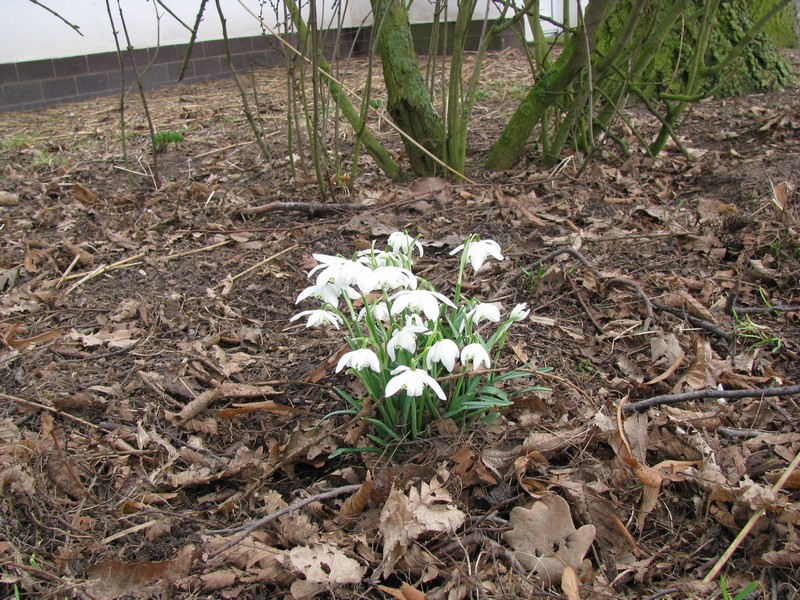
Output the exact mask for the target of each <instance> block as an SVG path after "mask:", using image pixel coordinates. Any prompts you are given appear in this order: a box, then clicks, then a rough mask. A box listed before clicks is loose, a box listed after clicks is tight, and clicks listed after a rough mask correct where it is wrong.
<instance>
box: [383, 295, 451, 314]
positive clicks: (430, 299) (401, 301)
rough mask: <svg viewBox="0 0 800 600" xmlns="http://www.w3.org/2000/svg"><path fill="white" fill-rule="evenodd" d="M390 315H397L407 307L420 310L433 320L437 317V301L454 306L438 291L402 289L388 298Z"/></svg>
mask: <svg viewBox="0 0 800 600" xmlns="http://www.w3.org/2000/svg"><path fill="white" fill-rule="evenodd" d="M390 300H391V302H392V310H391V312H392V315H397V314H399V313H401V312H403V311H404V310H406V309H407V308H410V309H411V310H416V311H419V312H422V314H424V315H425V317H426V318H428V319H430V320H432V321H435V320H436V319H438V318H439V303H440V302H441V303H442V304H446V305H447V306H450V307H452V308H455V304H453V303H452V302H451V301H450V299H449V298H447V297H446V296H443V295H442V294H440V293H438V292H431V291H428V290H403V291H401V292H397V293H396V294H394V295H393V296H392V297H391V298H390Z"/></svg>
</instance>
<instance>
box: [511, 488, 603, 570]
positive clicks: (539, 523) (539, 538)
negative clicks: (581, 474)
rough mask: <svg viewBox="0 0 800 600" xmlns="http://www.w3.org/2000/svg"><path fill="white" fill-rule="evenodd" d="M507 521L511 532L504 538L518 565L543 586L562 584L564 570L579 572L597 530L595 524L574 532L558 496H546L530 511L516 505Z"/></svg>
mask: <svg viewBox="0 0 800 600" xmlns="http://www.w3.org/2000/svg"><path fill="white" fill-rule="evenodd" d="M510 521H511V527H512V529H511V530H510V531H506V532H505V533H504V534H503V539H504V540H505V541H506V542H507V543H508V544H509V545H510V546H511V548H512V549H513V550H514V557H515V558H516V559H517V560H518V561H519V562H520V564H521V565H522V566H523V567H525V568H526V569H528V570H529V571H531V572H532V573H533V574H534V575H536V576H537V577H539V578H540V579H541V580H542V581H543V582H544V583H545V584H547V585H554V584H556V583H557V582H559V581H561V577H562V575H563V573H564V567H567V566H569V567H572V568H573V569H575V570H576V571H579V570H582V568H583V562H584V558H583V557H584V556H586V553H587V552H588V551H589V547H590V546H591V545H592V542H594V538H595V533H596V531H595V528H594V525H583V526H582V527H580V528H579V529H575V525H574V524H573V522H572V515H571V514H570V510H569V504H567V501H566V500H564V499H563V498H562V497H561V496H557V495H555V494H552V495H548V496H545V497H544V498H543V499H542V500H539V501H538V502H534V503H533V505H532V506H531V507H530V508H523V507H521V506H517V507H515V508H513V509H512V510H511V518H510Z"/></svg>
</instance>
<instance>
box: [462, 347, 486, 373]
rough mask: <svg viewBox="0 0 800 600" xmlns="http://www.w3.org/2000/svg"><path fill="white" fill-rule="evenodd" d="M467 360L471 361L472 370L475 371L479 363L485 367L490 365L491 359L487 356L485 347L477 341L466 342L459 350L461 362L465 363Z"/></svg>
mask: <svg viewBox="0 0 800 600" xmlns="http://www.w3.org/2000/svg"><path fill="white" fill-rule="evenodd" d="M469 361H472V370H473V371H477V370H478V368H479V367H480V366H481V365H485V366H486V368H487V369H488V368H490V367H491V366H492V359H491V358H489V353H488V352H486V348H484V347H483V345H482V344H479V343H477V342H476V343H474V344H468V345H466V346H464V349H463V350H461V362H462V363H463V364H465V365H466V364H467V363H469Z"/></svg>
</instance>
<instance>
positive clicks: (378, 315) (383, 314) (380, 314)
mask: <svg viewBox="0 0 800 600" xmlns="http://www.w3.org/2000/svg"><path fill="white" fill-rule="evenodd" d="M368 310H369V312H370V314H371V315H372V319H373V321H383V322H384V323H388V322H389V321H390V320H391V316H390V315H389V307H388V306H387V305H386V302H377V303H375V304H371V305H370V306H365V307H364V308H362V309H361V310H360V311H358V320H359V321H363V320H364V317H366V316H367V311H368Z"/></svg>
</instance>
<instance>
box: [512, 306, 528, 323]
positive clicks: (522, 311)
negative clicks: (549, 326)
mask: <svg viewBox="0 0 800 600" xmlns="http://www.w3.org/2000/svg"><path fill="white" fill-rule="evenodd" d="M530 313H531V311H530V309H529V308H528V303H527V302H523V303H522V304H517V305H516V306H515V307H514V308H513V309H511V314H510V315H508V319H509V321H522V319H524V318H526V317H527V316H528V315H529V314H530Z"/></svg>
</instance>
